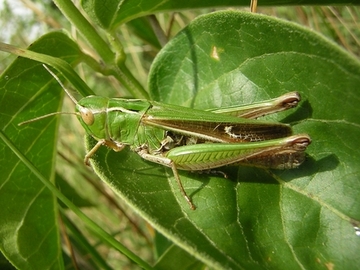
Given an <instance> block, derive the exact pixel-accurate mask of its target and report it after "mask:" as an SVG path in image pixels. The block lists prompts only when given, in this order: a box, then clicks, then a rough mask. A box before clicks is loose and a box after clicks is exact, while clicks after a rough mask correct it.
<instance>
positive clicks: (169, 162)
mask: <svg viewBox="0 0 360 270" xmlns="http://www.w3.org/2000/svg"><path fill="white" fill-rule="evenodd" d="M135 151H136V152H137V153H138V154H139V155H140V156H141V157H142V158H143V159H145V160H148V161H151V162H155V163H158V164H161V165H164V166H166V167H170V168H171V169H172V171H173V174H174V177H175V179H176V182H177V184H178V186H179V189H180V191H181V193H182V195H183V196H184V198H185V200H186V201H187V202H188V204H189V206H190V208H191V209H192V210H195V209H196V206H195V205H194V204H193V202H192V201H191V199H190V197H189V196H188V195H187V194H186V191H185V189H184V187H183V185H182V183H181V180H180V175H179V173H178V170H177V168H176V164H175V163H174V162H173V161H172V160H171V159H169V158H166V157H162V156H155V155H151V154H149V152H148V150H147V147H145V146H144V147H140V148H138V149H136V150H135Z"/></svg>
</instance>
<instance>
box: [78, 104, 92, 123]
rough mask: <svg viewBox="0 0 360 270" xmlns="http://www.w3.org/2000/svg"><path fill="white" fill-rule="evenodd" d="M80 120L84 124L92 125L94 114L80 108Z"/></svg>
mask: <svg viewBox="0 0 360 270" xmlns="http://www.w3.org/2000/svg"><path fill="white" fill-rule="evenodd" d="M80 114H81V118H82V120H83V121H84V123H85V124H87V125H88V126H91V125H92V124H93V123H94V114H93V113H92V111H91V110H89V109H88V108H84V107H83V108H81V110H80Z"/></svg>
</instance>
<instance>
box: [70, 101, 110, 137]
mask: <svg viewBox="0 0 360 270" xmlns="http://www.w3.org/2000/svg"><path fill="white" fill-rule="evenodd" d="M108 101H109V99H108V98H106V97H100V96H88V97H85V98H83V99H81V100H80V101H79V102H78V103H77V104H76V112H77V113H76V114H77V115H78V119H79V121H80V123H81V125H82V126H83V127H84V129H85V130H86V131H87V133H88V134H90V135H91V136H93V137H94V138H95V139H108V134H107V128H106V122H107V121H106V118H107V111H106V108H107V104H108Z"/></svg>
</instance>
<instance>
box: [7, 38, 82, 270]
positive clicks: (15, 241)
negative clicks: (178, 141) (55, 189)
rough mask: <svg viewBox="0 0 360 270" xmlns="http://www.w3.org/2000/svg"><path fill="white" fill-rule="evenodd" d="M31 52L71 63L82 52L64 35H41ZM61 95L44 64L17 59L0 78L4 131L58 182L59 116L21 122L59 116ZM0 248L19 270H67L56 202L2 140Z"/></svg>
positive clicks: (45, 172) (45, 174)
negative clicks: (30, 121)
mask: <svg viewBox="0 0 360 270" xmlns="http://www.w3.org/2000/svg"><path fill="white" fill-rule="evenodd" d="M30 50H33V51H37V52H41V53H44V54H49V55H53V56H56V57H60V58H63V59H65V60H66V61H68V62H70V63H74V62H76V61H77V57H79V55H80V51H79V49H78V47H77V46H76V44H75V43H74V42H73V41H72V40H70V39H69V38H68V37H67V36H66V35H65V34H63V33H61V32H54V33H50V34H47V35H45V36H43V37H42V38H41V39H39V40H37V41H36V42H35V43H33V44H32V46H31V47H30ZM62 96H63V91H62V90H61V87H60V86H59V84H58V83H57V82H56V81H55V80H54V79H53V78H52V76H51V75H50V74H49V73H48V72H47V71H46V70H45V68H44V67H43V66H42V65H41V63H38V62H34V61H31V60H28V59H24V58H18V59H17V60H16V61H15V62H14V63H13V64H12V65H11V66H10V67H9V68H8V69H7V70H6V71H5V72H4V73H3V74H2V76H1V78H0V117H1V121H0V123H1V131H2V133H4V134H5V135H6V136H7V137H8V138H9V139H10V140H11V141H12V142H13V144H15V146H16V147H17V148H18V149H19V150H20V151H21V152H22V153H23V154H24V155H25V156H26V157H27V158H28V159H29V160H30V161H31V162H32V163H33V164H34V165H35V166H36V167H37V168H38V169H39V171H40V172H41V173H42V174H43V175H44V176H45V177H46V178H48V179H49V181H54V158H55V154H56V140H57V128H58V119H59V118H58V117H49V118H47V119H44V120H41V121H37V122H33V123H30V124H27V125H24V126H21V127H19V126H18V123H20V122H22V121H25V120H29V119H32V118H35V117H38V116H41V115H45V114H48V113H51V112H54V111H60V109H61V105H62ZM0 149H1V150H0V151H1V153H2V155H1V158H0V167H1V168H2V169H1V171H2V172H1V177H0V209H1V219H0V239H1V241H0V249H1V252H2V253H3V254H4V256H5V257H6V258H7V259H8V260H9V261H11V263H12V264H13V265H15V266H16V267H17V268H19V269H63V260H62V255H61V245H60V239H59V233H58V225H57V209H56V200H55V198H54V196H53V195H52V193H51V192H50V191H49V190H48V189H46V188H45V187H44V185H43V184H42V183H41V182H40V180H39V179H37V178H36V177H35V176H34V174H33V173H32V171H30V170H29V168H27V167H26V166H25V165H24V164H23V163H22V162H21V161H20V160H19V159H18V157H17V156H16V155H15V154H14V152H12V151H11V150H10V148H9V147H8V145H6V144H5V142H4V141H0Z"/></svg>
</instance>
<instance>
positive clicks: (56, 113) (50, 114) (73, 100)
mask: <svg viewBox="0 0 360 270" xmlns="http://www.w3.org/2000/svg"><path fill="white" fill-rule="evenodd" d="M43 66H44V68H45V69H46V70H47V71H48V72H49V73H50V74H51V76H53V77H54V78H55V80H56V81H57V82H58V83H59V84H60V86H61V88H62V89H64V91H65V93H66V94H67V95H68V97H69V98H70V99H71V101H72V102H74V103H75V104H77V100H76V99H75V98H74V97H73V96H72V95H71V94H70V91H69V90H68V89H66V88H65V86H64V84H63V83H62V82H61V81H60V79H59V78H58V76H56V75H55V73H54V72H52V71H51V70H50V69H49V68H48V67H47V66H46V65H45V64H43ZM58 114H72V115H80V114H79V113H75V112H53V113H49V114H46V115H42V116H39V117H36V118H33V119H29V120H26V121H24V122H21V123H19V124H18V126H22V125H24V124H28V123H32V122H35V121H38V120H41V119H44V118H47V117H50V116H53V115H58Z"/></svg>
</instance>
